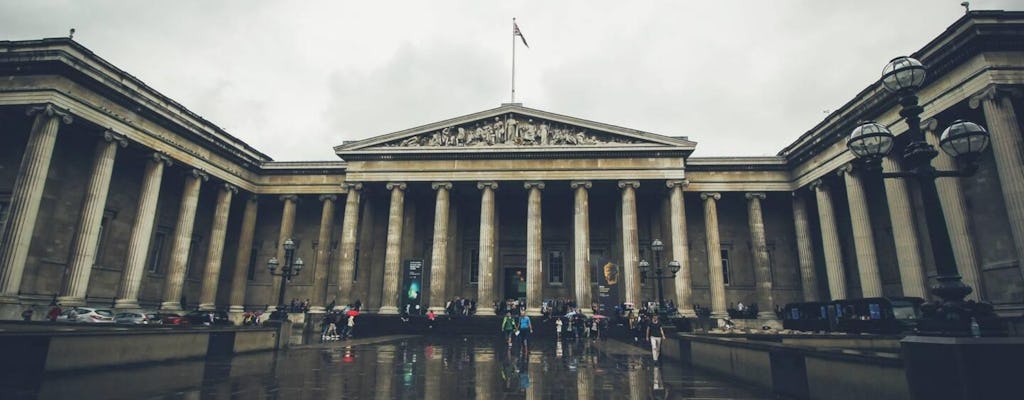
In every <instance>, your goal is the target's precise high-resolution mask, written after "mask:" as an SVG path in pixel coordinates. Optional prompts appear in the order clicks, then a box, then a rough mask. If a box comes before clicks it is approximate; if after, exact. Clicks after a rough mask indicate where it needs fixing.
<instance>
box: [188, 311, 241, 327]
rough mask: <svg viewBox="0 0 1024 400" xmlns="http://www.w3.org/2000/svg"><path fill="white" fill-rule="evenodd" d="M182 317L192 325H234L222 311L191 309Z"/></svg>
mask: <svg viewBox="0 0 1024 400" xmlns="http://www.w3.org/2000/svg"><path fill="white" fill-rule="evenodd" d="M183 318H185V320H187V321H188V323H189V324H192V325H234V323H233V322H231V319H230V318H228V313H226V312H224V311H192V312H190V313H188V314H185V316H184V317H183Z"/></svg>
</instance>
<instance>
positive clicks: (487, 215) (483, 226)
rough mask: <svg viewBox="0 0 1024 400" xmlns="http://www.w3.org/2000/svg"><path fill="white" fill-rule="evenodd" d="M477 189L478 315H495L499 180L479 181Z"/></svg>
mask: <svg viewBox="0 0 1024 400" xmlns="http://www.w3.org/2000/svg"><path fill="white" fill-rule="evenodd" d="M476 187H477V189H480V190H482V192H481V195H480V251H479V255H480V262H479V263H478V265H479V268H480V271H479V273H478V274H477V296H476V299H477V304H479V306H478V307H477V315H494V308H492V307H491V303H490V302H491V301H497V300H498V298H496V297H495V296H494V275H495V251H494V250H495V249H494V246H495V239H496V238H497V236H496V235H495V234H494V233H495V231H494V229H495V226H494V225H495V224H494V222H495V221H494V210H495V208H494V191H495V190H498V183H497V182H478V183H477V184H476Z"/></svg>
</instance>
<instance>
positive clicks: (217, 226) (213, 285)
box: [199, 183, 238, 310]
mask: <svg viewBox="0 0 1024 400" xmlns="http://www.w3.org/2000/svg"><path fill="white" fill-rule="evenodd" d="M235 193H238V188H237V187H235V185H232V184H230V183H225V184H223V185H221V187H220V190H219V191H218V192H217V208H216V209H214V211H213V225H211V226H210V246H209V247H208V248H207V249H206V269H204V270H203V287H202V291H200V292H199V309H200V310H213V309H215V308H216V306H217V305H216V303H217V286H218V285H219V284H220V267H221V263H222V262H223V261H224V240H225V239H226V237H227V234H228V215H229V214H230V213H231V199H232V198H233V197H234V194H235Z"/></svg>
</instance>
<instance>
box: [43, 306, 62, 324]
mask: <svg viewBox="0 0 1024 400" xmlns="http://www.w3.org/2000/svg"><path fill="white" fill-rule="evenodd" d="M62 311H63V310H61V309H60V304H57V303H53V307H50V312H48V313H46V318H47V319H49V320H50V322H56V321H57V317H59V316H60V313H61V312H62Z"/></svg>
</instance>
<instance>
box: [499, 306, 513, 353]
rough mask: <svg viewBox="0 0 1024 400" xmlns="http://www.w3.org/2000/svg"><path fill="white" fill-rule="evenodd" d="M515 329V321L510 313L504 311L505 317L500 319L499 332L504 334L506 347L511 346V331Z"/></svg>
mask: <svg viewBox="0 0 1024 400" xmlns="http://www.w3.org/2000/svg"><path fill="white" fill-rule="evenodd" d="M515 330H516V321H515V320H513V319H512V314H511V313H508V312H506V313H505V318H502V319H501V332H502V333H504V334H505V341H506V342H508V347H512V332H515Z"/></svg>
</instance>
